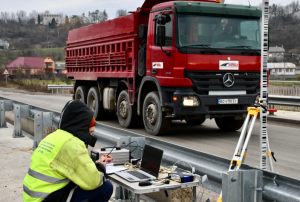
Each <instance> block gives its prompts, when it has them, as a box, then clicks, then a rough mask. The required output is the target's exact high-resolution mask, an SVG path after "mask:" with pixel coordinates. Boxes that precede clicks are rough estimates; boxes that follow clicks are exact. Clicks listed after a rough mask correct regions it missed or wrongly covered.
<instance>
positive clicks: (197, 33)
mask: <svg viewBox="0 0 300 202" xmlns="http://www.w3.org/2000/svg"><path fill="white" fill-rule="evenodd" d="M260 24H261V22H260V19H246V18H229V17H213V16H199V15H183V14H179V16H178V31H179V45H180V46H187V47H188V46H193V47H197V44H202V45H203V44H207V45H209V47H210V48H214V49H245V47H248V48H250V49H255V50H260V49H261V40H260V38H261V36H260V33H261V26H260ZM199 47H201V48H205V46H199Z"/></svg>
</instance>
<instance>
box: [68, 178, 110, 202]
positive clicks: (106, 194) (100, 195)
mask: <svg viewBox="0 0 300 202" xmlns="http://www.w3.org/2000/svg"><path fill="white" fill-rule="evenodd" d="M112 193H113V186H112V184H111V182H110V181H108V180H107V181H106V182H105V183H104V184H103V185H102V186H100V187H98V188H96V189H94V190H91V191H85V190H82V189H80V188H79V187H77V188H76V189H75V192H74V195H73V200H72V202H108V200H109V199H110V197H111V195H112Z"/></svg>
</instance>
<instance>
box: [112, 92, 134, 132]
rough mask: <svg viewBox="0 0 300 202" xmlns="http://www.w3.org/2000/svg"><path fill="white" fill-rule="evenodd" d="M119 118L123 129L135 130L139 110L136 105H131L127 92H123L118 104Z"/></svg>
mask: <svg viewBox="0 0 300 202" xmlns="http://www.w3.org/2000/svg"><path fill="white" fill-rule="evenodd" d="M117 117H118V120H119V123H120V125H121V126H122V127H123V128H133V127H135V126H137V124H138V120H137V109H136V105H133V106H132V105H130V104H129V96H128V92H127V90H123V91H121V93H120V94H119V97H118V102H117Z"/></svg>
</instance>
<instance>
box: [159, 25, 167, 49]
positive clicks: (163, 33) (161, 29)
mask: <svg viewBox="0 0 300 202" xmlns="http://www.w3.org/2000/svg"><path fill="white" fill-rule="evenodd" d="M157 28H158V44H159V45H160V46H164V45H165V41H166V27H165V26H158V27H157Z"/></svg>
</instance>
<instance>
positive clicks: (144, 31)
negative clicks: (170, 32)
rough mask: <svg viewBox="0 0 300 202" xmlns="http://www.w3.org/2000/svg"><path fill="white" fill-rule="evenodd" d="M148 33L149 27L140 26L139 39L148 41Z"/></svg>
mask: <svg viewBox="0 0 300 202" xmlns="http://www.w3.org/2000/svg"><path fill="white" fill-rule="evenodd" d="M147 32H148V25H139V38H143V39H146V38H147Z"/></svg>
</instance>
